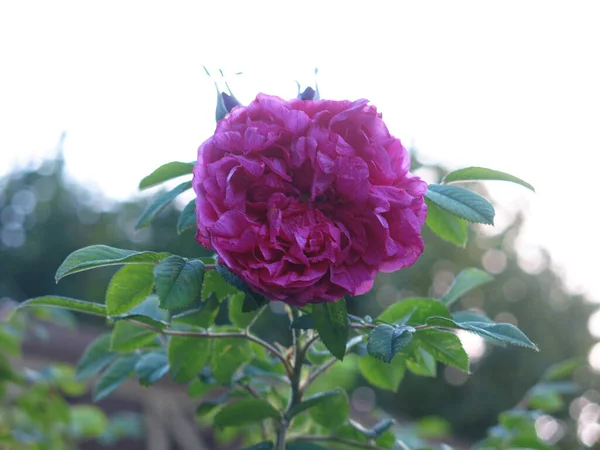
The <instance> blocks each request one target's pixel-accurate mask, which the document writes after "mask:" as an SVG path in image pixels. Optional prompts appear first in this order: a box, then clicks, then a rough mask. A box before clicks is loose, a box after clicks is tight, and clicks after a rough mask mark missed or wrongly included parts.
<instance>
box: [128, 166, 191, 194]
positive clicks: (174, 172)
mask: <svg viewBox="0 0 600 450" xmlns="http://www.w3.org/2000/svg"><path fill="white" fill-rule="evenodd" d="M193 170H194V164H193V163H184V162H179V161H173V162H170V163H167V164H164V165H162V166H160V167H159V168H158V169H156V170H155V171H154V172H152V173H151V174H150V175H148V176H147V177H145V178H144V179H143V180H142V181H140V186H139V188H140V189H146V188H149V187H152V186H156V185H158V184H161V183H164V182H165V181H168V180H172V179H173V178H177V177H181V176H183V175H188V174H190V173H192V171H193Z"/></svg>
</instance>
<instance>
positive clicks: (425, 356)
mask: <svg viewBox="0 0 600 450" xmlns="http://www.w3.org/2000/svg"><path fill="white" fill-rule="evenodd" d="M406 368H407V369H408V370H410V371H411V372H412V373H414V374H415V375H419V376H422V377H435V376H436V375H437V363H436V362H435V358H434V357H433V356H431V353H429V352H428V351H427V350H425V349H424V348H423V347H418V346H417V347H416V349H415V350H414V352H413V353H412V354H411V355H410V357H409V358H407V359H406Z"/></svg>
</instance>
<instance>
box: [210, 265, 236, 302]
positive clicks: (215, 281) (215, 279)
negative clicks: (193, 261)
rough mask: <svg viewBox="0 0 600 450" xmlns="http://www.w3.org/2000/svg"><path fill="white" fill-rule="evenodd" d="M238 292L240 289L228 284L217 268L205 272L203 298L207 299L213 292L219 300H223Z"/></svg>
mask: <svg viewBox="0 0 600 450" xmlns="http://www.w3.org/2000/svg"><path fill="white" fill-rule="evenodd" d="M238 292H240V291H239V290H238V289H236V288H234V287H233V286H231V285H230V284H228V283H227V282H226V281H225V280H224V279H223V277H222V276H221V275H219V272H217V271H216V270H207V271H206V273H205V274H204V283H203V284H202V300H206V299H207V298H208V297H210V295H211V294H213V295H214V296H215V297H216V299H217V300H218V301H219V302H222V301H223V300H225V299H226V298H227V297H230V296H232V295H236V294H237V293H238Z"/></svg>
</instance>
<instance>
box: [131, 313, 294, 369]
mask: <svg viewBox="0 0 600 450" xmlns="http://www.w3.org/2000/svg"><path fill="white" fill-rule="evenodd" d="M127 322H129V323H132V324H134V325H137V326H139V327H142V328H147V329H149V330H152V331H154V332H155V333H159V334H163V335H165V336H180V337H193V338H210V339H219V338H230V339H248V340H249V341H252V342H256V343H257V344H258V345H260V346H262V347H264V348H265V349H267V351H269V352H270V353H271V354H273V356H275V357H276V358H277V359H279V360H280V361H281V362H282V363H283V366H284V367H285V370H286V372H287V373H288V375H291V374H293V369H292V367H291V366H290V364H289V362H288V361H287V360H286V359H285V357H284V356H283V355H282V354H281V353H280V352H279V350H277V349H276V348H275V347H273V346H272V345H271V344H269V343H268V342H266V341H263V340H262V339H261V338H259V337H256V336H254V335H252V334H249V333H248V332H247V331H245V332H227V333H212V332H210V331H177V330H161V329H160V328H156V327H153V326H152V325H148V324H147V323H143V322H139V321H137V320H128V321H127Z"/></svg>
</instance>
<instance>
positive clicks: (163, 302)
mask: <svg viewBox="0 0 600 450" xmlns="http://www.w3.org/2000/svg"><path fill="white" fill-rule="evenodd" d="M203 278H204V263H203V262H202V261H200V260H198V259H193V260H189V261H188V260H186V259H184V258H181V257H180V256H170V257H168V258H167V259H165V260H164V261H162V262H161V263H160V264H159V265H157V266H156V267H155V268H154V284H155V286H156V293H157V294H158V298H159V299H160V307H161V308H163V309H167V310H174V309H181V308H185V307H186V306H188V305H190V304H191V303H192V302H193V301H194V300H196V299H197V298H199V297H200V292H201V289H202V280H203Z"/></svg>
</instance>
